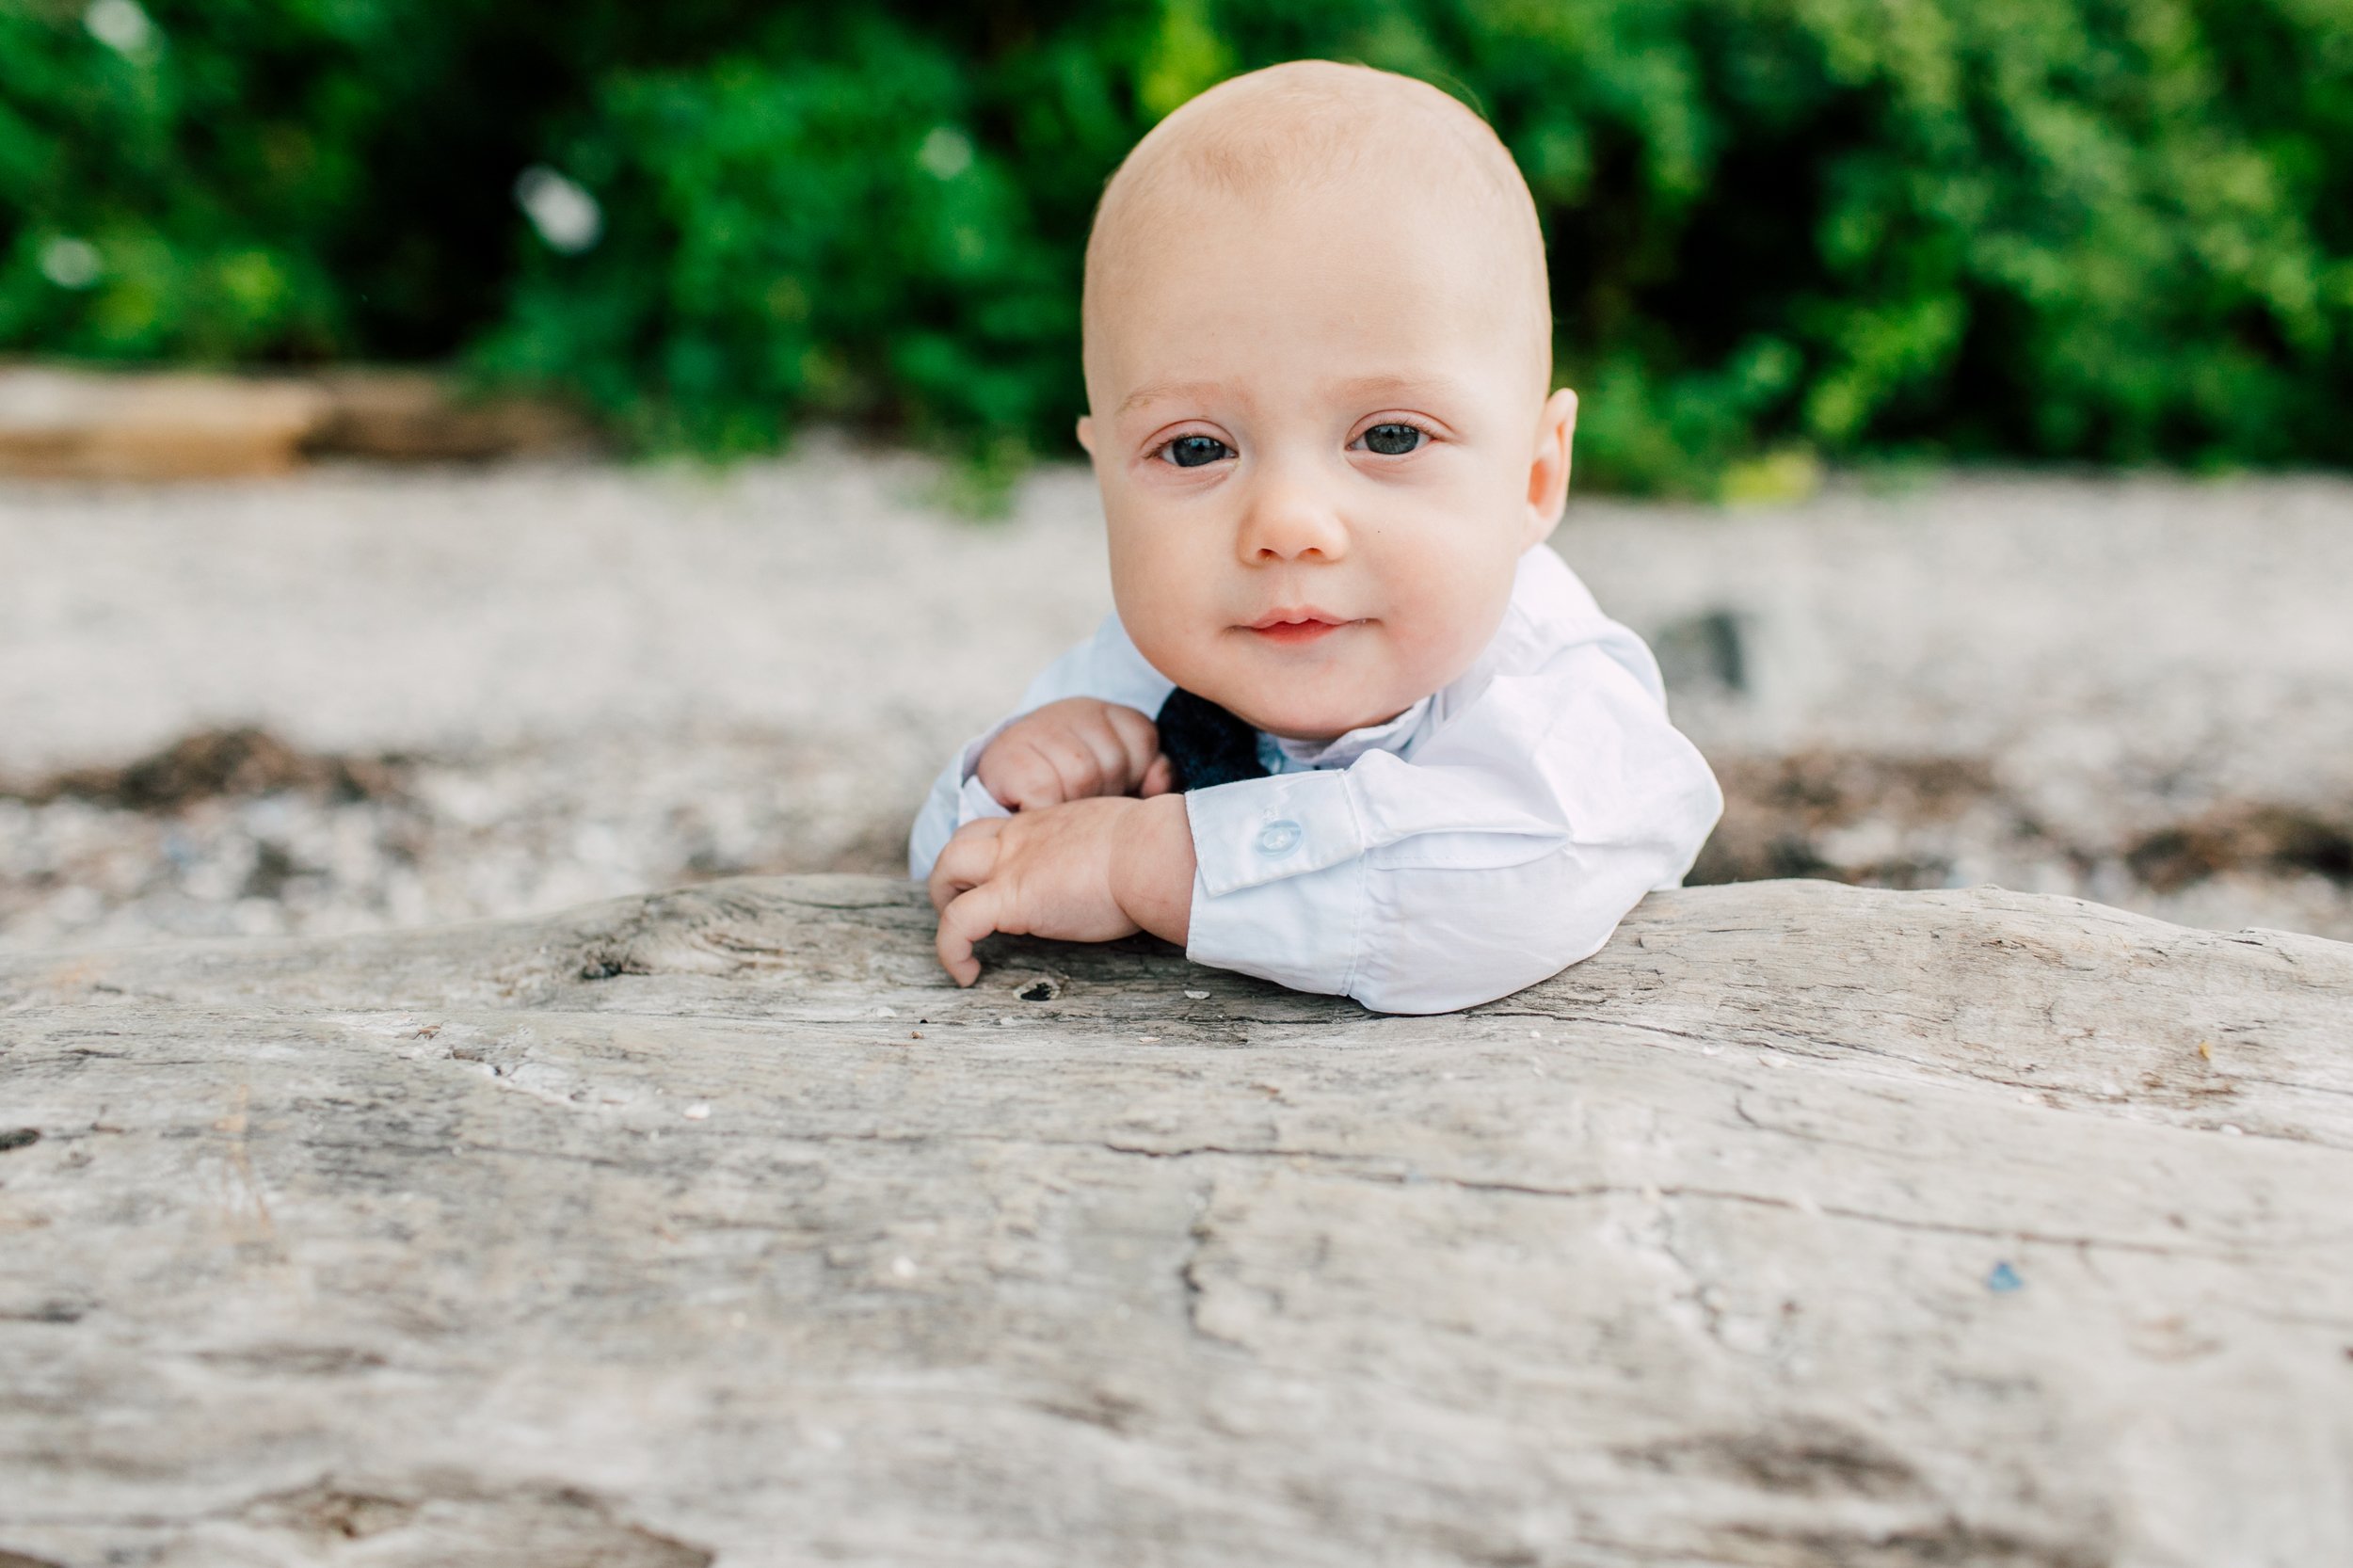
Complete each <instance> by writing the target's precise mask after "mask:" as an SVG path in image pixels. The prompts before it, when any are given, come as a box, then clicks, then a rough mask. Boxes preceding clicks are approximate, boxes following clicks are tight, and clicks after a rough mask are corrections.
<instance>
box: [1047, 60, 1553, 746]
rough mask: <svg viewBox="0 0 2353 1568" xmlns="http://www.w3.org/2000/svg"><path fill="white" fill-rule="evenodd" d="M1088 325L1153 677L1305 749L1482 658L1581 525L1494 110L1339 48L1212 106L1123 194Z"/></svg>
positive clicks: (1523, 216)
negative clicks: (1528, 561) (1482, 114)
mask: <svg viewBox="0 0 2353 1568" xmlns="http://www.w3.org/2000/svg"><path fill="white" fill-rule="evenodd" d="M1085 330H1086V384H1087V403H1088V407H1089V408H1090V409H1091V410H1092V412H1091V413H1090V414H1089V415H1088V417H1087V418H1085V419H1082V420H1080V422H1079V440H1080V442H1081V443H1082V444H1083V445H1084V446H1085V447H1086V449H1087V451H1088V453H1089V454H1090V455H1091V456H1093V458H1094V460H1095V472H1096V478H1097V479H1098V480H1099V482H1100V483H1101V486H1102V490H1103V508H1104V513H1105V516H1106V518H1107V520H1108V522H1109V526H1110V530H1111V562H1112V595H1113V598H1114V599H1115V600H1117V602H1118V605H1119V614H1120V619H1121V620H1122V622H1123V623H1124V624H1125V625H1126V627H1127V629H1128V634H1129V635H1130V636H1131V637H1133V638H1134V639H1135V643H1136V646H1137V648H1139V649H1140V650H1141V651H1142V652H1143V654H1144V657H1145V658H1146V659H1148V660H1150V661H1151V662H1152V664H1153V665H1154V666H1155V667H1156V668H1158V669H1159V670H1160V673H1161V674H1163V675H1165V676H1167V677H1168V678H1169V679H1171V680H1175V681H1176V682H1177V684H1178V685H1180V686H1182V687H1184V688H1185V689H1186V690H1188V691H1191V692H1193V693H1196V694H1197V695H1199V696H1205V697H1208V698H1209V699H1210V700H1211V701H1214V702H1216V703H1219V704H1220V705H1222V706H1224V707H1225V708H1227V709H1229V710H1231V711H1232V712H1235V713H1237V714H1239V715H1240V716H1241V717H1242V718H1244V719H1247V720H1248V721H1250V722H1251V723H1252V724H1254V725H1255V726H1257V728H1261V729H1267V730H1271V731H1273V732H1274V733H1276V734H1280V735H1288V736H1293V737H1298V738H1303V739H1309V738H1328V737H1330V736H1334V735H1337V734H1340V733H1343V732H1344V731H1346V730H1349V729H1353V728H1359V727H1361V726H1364V725H1368V724H1374V723H1378V722H1380V721H1382V720H1384V719H1387V718H1390V717H1392V716H1394V715H1395V714H1397V713H1399V712H1402V711H1403V710H1404V709H1406V708H1408V707H1411V706H1412V705H1413V704H1414V703H1415V702H1417V701H1419V700H1420V699H1421V698H1422V697H1424V696H1429V695H1430V694H1431V693H1432V692H1434V691H1436V690H1437V689H1438V688H1439V687H1441V686H1444V685H1446V684H1447V683H1448V682H1449V681H1451V680H1454V679H1455V678H1456V677H1457V676H1459V675H1461V674H1462V673H1463V672H1464V671H1465V670H1466V669H1468V668H1469V666H1470V664H1471V663H1472V662H1473V661H1474V660H1475V659H1477V658H1478V656H1479V653H1480V650H1481V648H1484V647H1485V646H1486V644H1487V642H1488V640H1489V639H1490V638H1492V637H1493V636H1494V634H1495V631H1496V628H1497V625H1498V624H1499V623H1500V621H1501V619H1502V616H1503V613H1504V609H1505V607H1506V605H1507V603H1508V602H1509V600H1510V597H1511V592H1512V582H1513V569H1514V566H1515V563H1516V562H1517V561H1518V559H1519V557H1520V555H1521V554H1522V553H1523V552H1526V551H1527V549H1528V547H1529V546H1530V545H1532V544H1534V543H1536V542H1537V541H1539V540H1541V539H1542V538H1544V537H1545V535H1547V534H1548V533H1550V532H1551V530H1552V527H1553V525H1554V524H1555V523H1556V522H1557V521H1558V520H1559V519H1560V515H1561V505H1562V503H1563V501H1564V499H1565V496H1566V493H1567V487H1568V472H1569V439H1570V434H1571V430H1572V427H1573V425H1574V424H1575V420H1576V412H1577V399H1576V397H1575V395H1574V394H1572V393H1570V392H1565V391H1564V392H1555V393H1553V394H1552V395H1551V396H1550V397H1547V396H1546V392H1547V389H1548V388H1549V387H1550V384H1551V376H1552V314H1551V309H1550V306H1549V302H1548V297H1547V292H1546V287H1545V255H1544V241H1543V238H1542V236H1541V234H1540V232H1539V231H1538V229H1537V226H1536V212H1535V205H1534V203H1533V202H1532V201H1531V200H1529V194H1528V186H1527V184H1525V183H1524V182H1523V181H1522V180H1521V179H1520V174H1519V170H1518V168H1516V167H1514V166H1513V162H1512V158H1511V154H1510V153H1508V152H1505V151H1504V148H1503V144H1502V143H1501V142H1499V141H1498V140H1497V138H1496V136H1495V133H1494V132H1492V131H1490V130H1489V129H1488V128H1487V126H1486V124H1485V123H1484V122H1483V121H1481V120H1480V119H1479V118H1478V117H1477V116H1476V115H1474V114H1472V113H1471V112H1470V111H1469V110H1468V109H1465V107H1463V105H1462V104H1458V103H1456V102H1455V101H1454V100H1453V99H1451V98H1449V97H1448V96H1447V95H1446V94H1445V93H1443V92H1440V91H1439V90H1438V89H1437V88H1432V87H1428V86H1425V85H1424V84H1422V83H1419V82H1416V81H1412V80H1410V79H1408V78H1406V77H1402V76H1394V75H1390V74H1388V73H1387V72H1378V71H1370V70H1367V69H1365V68H1364V67H1361V66H1345V65H1335V64H1330V63H1326V62H1322V61H1302V62H1298V63H1294V64H1290V65H1282V66H1275V67H1273V68H1271V69H1269V70H1265V71H1259V72H1252V73H1251V74H1249V75H1247V76H1240V77H1237V78H1235V79H1234V80H1232V81H1229V82H1226V83H1224V84H1223V85H1221V86H1219V87H1217V88H1212V89H1210V90H1209V91H1208V92H1206V93H1203V94H1202V95H1201V96H1200V97H1198V98H1196V99H1194V100H1193V101H1192V102H1191V103H1189V104H1186V105H1185V106H1184V107H1182V108H1180V109H1178V110H1177V112H1176V113H1175V114H1173V115H1171V116H1169V117H1168V118H1167V119H1166V120H1162V121H1161V122H1160V125H1158V126H1157V127H1155V128H1154V130H1153V131H1152V133H1151V134H1150V135H1149V136H1145V137H1144V140H1143V141H1141V142H1140V143H1138V144H1137V146H1136V148H1135V151H1134V152H1130V153H1129V154H1128V160H1127V162H1126V163H1124V164H1122V165H1121V166H1120V168H1119V171H1118V173H1116V174H1115V175H1113V176H1112V181H1111V184H1110V186H1109V187H1108V188H1107V189H1106V190H1105V192H1104V195H1103V201H1102V206H1101V207H1100V209H1099V210H1098V211H1097V212H1096V219H1095V232H1094V234H1093V235H1092V237H1091V238H1090V239H1089V241H1088V244H1087V265H1086V300H1085Z"/></svg>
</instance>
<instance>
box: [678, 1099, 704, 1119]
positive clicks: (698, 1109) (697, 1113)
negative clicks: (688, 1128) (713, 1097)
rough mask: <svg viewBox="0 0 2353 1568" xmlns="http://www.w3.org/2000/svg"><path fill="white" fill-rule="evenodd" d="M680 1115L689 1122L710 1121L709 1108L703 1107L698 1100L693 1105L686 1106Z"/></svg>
mask: <svg viewBox="0 0 2353 1568" xmlns="http://www.w3.org/2000/svg"><path fill="white" fill-rule="evenodd" d="M680 1114H682V1115H684V1116H685V1118H686V1119H687V1120H688V1121H690V1122H703V1121H709V1120H710V1119H711V1107H709V1106H707V1105H704V1104H703V1103H701V1102H700V1101H699V1100H698V1101H696V1103H695V1104H693V1105H690V1106H688V1107H687V1108H686V1109H685V1111H683V1112H680Z"/></svg>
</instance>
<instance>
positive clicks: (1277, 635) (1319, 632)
mask: <svg viewBox="0 0 2353 1568" xmlns="http://www.w3.org/2000/svg"><path fill="white" fill-rule="evenodd" d="M1358 624H1360V623H1359V622H1356V621H1353V620H1350V619H1348V618H1347V617H1346V616H1335V615H1331V614H1329V613H1327V612H1325V611H1322V610H1315V609H1303V610H1277V611H1275V612H1274V613H1273V615H1271V616H1261V617H1260V618H1258V619H1257V620H1255V621H1252V622H1251V623H1250V624H1249V625H1248V626H1247V627H1245V628H1243V630H1244V631H1247V632H1252V633H1253V634H1255V635H1257V636H1259V637H1262V638H1264V639H1265V640H1266V641H1268V642H1271V643H1278V644H1282V645H1285V646H1290V645H1294V644H1299V643H1312V642H1315V641H1316V640H1317V639H1319V638H1321V637H1325V636H1328V635H1330V634H1331V633H1332V632H1337V631H1338V630H1339V629H1340V628H1342V627H1344V626H1355V625H1358Z"/></svg>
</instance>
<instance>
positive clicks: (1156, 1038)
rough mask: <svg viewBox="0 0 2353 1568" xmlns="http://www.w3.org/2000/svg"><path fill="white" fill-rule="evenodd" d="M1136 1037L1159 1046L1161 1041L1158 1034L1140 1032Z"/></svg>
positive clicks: (1149, 1044) (1151, 1044)
mask: <svg viewBox="0 0 2353 1568" xmlns="http://www.w3.org/2000/svg"><path fill="white" fill-rule="evenodd" d="M1136 1038H1137V1039H1138V1040H1140V1041H1142V1042H1143V1043H1144V1045H1147V1046H1157V1045H1159V1044H1160V1036H1159V1035H1157V1034H1139V1035H1137V1036H1136Z"/></svg>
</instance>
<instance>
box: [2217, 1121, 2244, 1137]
mask: <svg viewBox="0 0 2353 1568" xmlns="http://www.w3.org/2000/svg"><path fill="white" fill-rule="evenodd" d="M2246 1135H2247V1129H2246V1128H2243V1127H2236V1126H2233V1124H2231V1123H2229V1122H2224V1123H2223V1124H2222V1136H2224V1137H2225V1138H2243V1137H2245V1136H2246Z"/></svg>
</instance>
